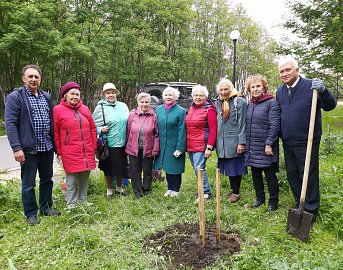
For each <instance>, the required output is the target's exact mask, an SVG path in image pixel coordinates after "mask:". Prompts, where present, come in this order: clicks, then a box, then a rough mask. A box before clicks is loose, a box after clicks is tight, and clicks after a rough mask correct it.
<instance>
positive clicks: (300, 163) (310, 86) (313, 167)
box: [276, 56, 336, 221]
mask: <svg viewBox="0 0 343 270" xmlns="http://www.w3.org/2000/svg"><path fill="white" fill-rule="evenodd" d="M278 68H279V75H280V79H281V81H282V82H283V84H282V85H280V87H279V89H278V90H277V92H276V99H277V101H278V102H279V104H280V109H281V139H282V143H283V150H284V156H285V164H286V172H287V179H288V182H289V185H290V187H291V189H292V192H293V195H294V198H295V200H296V203H297V204H296V207H298V206H299V202H300V195H301V187H302V179H303V174H304V167H305V157H306V148H307V138H308V131H309V124H310V115H311V105H312V94H313V90H314V89H316V90H317V91H318V101H317V110H316V120H315V125H314V133H313V143H312V154H311V160H310V168H309V176H308V184H307V193H306V198H305V203H304V208H305V211H307V212H309V213H312V214H313V221H314V220H315V219H316V217H317V214H318V210H319V204H320V195H319V145H320V139H321V135H322V116H321V109H323V110H324V111H331V110H333V109H334V108H335V107H336V100H335V98H334V97H333V95H332V94H331V92H330V91H329V90H328V89H327V88H326V87H325V86H324V83H323V81H321V80H319V79H313V80H310V79H306V78H303V77H301V76H300V75H299V67H298V62H297V61H296V60H295V59H294V58H292V57H290V56H288V57H285V58H282V59H281V60H280V62H279V65H278Z"/></svg>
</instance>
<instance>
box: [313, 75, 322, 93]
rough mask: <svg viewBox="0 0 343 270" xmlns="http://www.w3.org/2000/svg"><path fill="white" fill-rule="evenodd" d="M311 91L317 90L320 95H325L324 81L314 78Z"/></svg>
mask: <svg viewBox="0 0 343 270" xmlns="http://www.w3.org/2000/svg"><path fill="white" fill-rule="evenodd" d="M311 89H312V90H313V89H317V91H318V93H323V92H324V90H325V85H324V83H323V81H322V80H320V79H318V78H314V79H313V80H312V86H311Z"/></svg>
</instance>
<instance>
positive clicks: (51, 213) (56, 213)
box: [40, 208, 61, 216]
mask: <svg viewBox="0 0 343 270" xmlns="http://www.w3.org/2000/svg"><path fill="white" fill-rule="evenodd" d="M40 213H41V214H42V215H43V216H60V215H61V212H60V211H57V210H55V209H52V208H50V209H49V210H48V211H45V212H40Z"/></svg>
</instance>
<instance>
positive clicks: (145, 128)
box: [125, 93, 159, 199]
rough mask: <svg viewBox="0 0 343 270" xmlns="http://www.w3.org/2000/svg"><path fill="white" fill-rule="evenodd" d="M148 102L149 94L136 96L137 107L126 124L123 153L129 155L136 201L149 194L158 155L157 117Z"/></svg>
mask: <svg viewBox="0 0 343 270" xmlns="http://www.w3.org/2000/svg"><path fill="white" fill-rule="evenodd" d="M150 100H151V98H150V95H149V94H147V93H140V94H138V96H137V104H138V107H137V108H136V109H134V110H133V111H131V112H130V114H129V119H128V122H127V133H126V134H127V135H126V136H127V141H126V148H125V152H126V153H127V154H128V155H129V160H130V170H131V181H132V189H133V192H134V193H135V197H136V198H137V199H138V198H140V197H142V196H143V194H144V195H149V194H150V193H151V183H152V164H153V161H154V156H156V155H158V153H159V138H158V129H157V116H156V113H155V112H154V110H153V109H152V108H150ZM142 169H143V182H142Z"/></svg>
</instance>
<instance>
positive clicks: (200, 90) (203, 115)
mask: <svg viewBox="0 0 343 270" xmlns="http://www.w3.org/2000/svg"><path fill="white" fill-rule="evenodd" d="M191 95H192V98H193V103H192V106H191V108H190V109H189V111H188V114H187V116H186V121H185V123H186V133H187V135H186V137H187V151H188V153H189V159H190V161H191V164H192V166H193V169H194V171H195V174H196V175H198V167H199V166H200V168H201V169H202V170H203V172H204V199H205V200H206V199H210V198H211V188H210V184H209V181H208V176H207V172H206V160H207V159H208V158H209V157H210V156H211V154H212V151H213V147H214V145H215V143H216V134H217V119H216V114H217V113H216V110H215V108H214V106H213V103H212V102H211V101H210V100H208V90H207V88H206V87H205V86H202V85H196V86H194V87H193V89H192V94H191ZM197 202H198V199H197V200H196V201H195V202H194V203H197Z"/></svg>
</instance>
